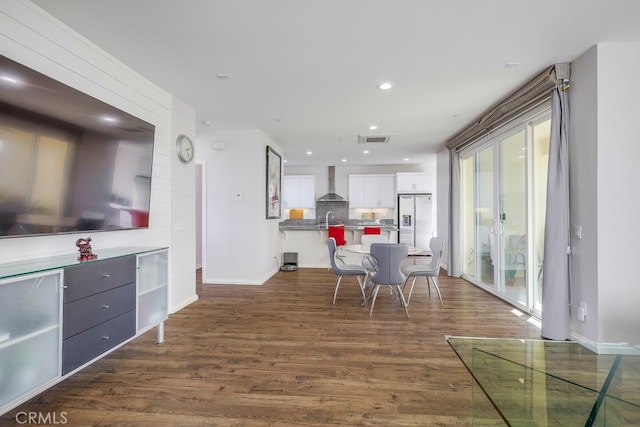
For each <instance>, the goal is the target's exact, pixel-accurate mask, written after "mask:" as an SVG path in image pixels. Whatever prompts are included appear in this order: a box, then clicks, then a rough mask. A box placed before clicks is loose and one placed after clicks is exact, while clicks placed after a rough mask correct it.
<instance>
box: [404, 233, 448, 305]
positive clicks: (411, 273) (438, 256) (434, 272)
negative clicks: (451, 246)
mask: <svg viewBox="0 0 640 427" xmlns="http://www.w3.org/2000/svg"><path fill="white" fill-rule="evenodd" d="M429 248H430V249H431V254H432V255H431V262H430V263H429V264H416V265H407V266H405V267H403V268H402V272H403V273H404V274H405V275H406V276H407V279H406V280H407V282H408V281H409V279H413V280H412V281H411V289H409V296H408V297H407V305H409V302H411V294H412V293H413V286H414V285H415V284H416V279H417V278H418V277H424V278H425V279H426V280H427V290H428V291H429V295H431V287H430V284H429V279H431V281H432V282H433V286H435V288H436V291H437V292H438V297H439V298H440V305H442V306H443V307H444V302H443V301H442V294H441V293H440V288H439V287H438V275H439V274H440V262H441V260H442V250H443V249H444V239H441V238H439V237H432V238H431V240H430V241H429ZM405 285H406V282H405ZM403 289H404V286H403Z"/></svg>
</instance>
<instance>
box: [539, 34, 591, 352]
mask: <svg viewBox="0 0 640 427" xmlns="http://www.w3.org/2000/svg"><path fill="white" fill-rule="evenodd" d="M596 79H597V49H596V48H595V46H594V47H593V48H592V49H589V50H588V51H587V52H585V53H584V54H583V55H581V56H580V57H579V58H577V59H575V60H574V61H573V62H572V63H571V88H570V89H569V116H570V122H569V125H570V128H569V156H570V159H569V173H570V178H569V187H570V188H569V194H570V199H571V226H572V227H574V226H581V227H582V239H575V238H573V237H572V239H571V250H572V255H571V278H572V283H573V286H572V290H573V292H572V293H573V301H574V303H573V304H572V306H571V307H570V315H571V317H570V319H571V320H570V329H571V331H572V333H573V334H574V335H578V336H580V337H582V338H586V339H589V340H592V341H597V337H598V321H597V319H598V315H597V313H598V269H599V266H598V252H599V251H598V216H597V210H598V209H597V207H598V185H597V181H598V179H597V173H596V171H597V170H598V159H597V143H598V137H597V135H598V124H597V108H598V97H597V93H596V88H597V87H596ZM572 236H573V233H572ZM580 301H583V302H586V303H587V311H588V315H587V321H586V322H579V321H578V319H577V314H576V312H577V307H578V306H579V303H580ZM543 315H544V314H543Z"/></svg>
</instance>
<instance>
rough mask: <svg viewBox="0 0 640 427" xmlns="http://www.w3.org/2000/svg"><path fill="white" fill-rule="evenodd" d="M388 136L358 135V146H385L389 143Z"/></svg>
mask: <svg viewBox="0 0 640 427" xmlns="http://www.w3.org/2000/svg"><path fill="white" fill-rule="evenodd" d="M389 138H391V136H390V135H358V144H375V143H382V144H386V143H387V142H389Z"/></svg>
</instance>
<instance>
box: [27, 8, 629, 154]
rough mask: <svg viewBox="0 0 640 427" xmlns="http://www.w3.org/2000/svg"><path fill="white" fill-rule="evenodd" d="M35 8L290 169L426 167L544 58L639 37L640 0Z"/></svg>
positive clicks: (202, 130) (569, 56) (205, 130)
mask: <svg viewBox="0 0 640 427" xmlns="http://www.w3.org/2000/svg"><path fill="white" fill-rule="evenodd" d="M34 3H35V4H37V5H38V6H40V7H42V8H43V9H45V10H46V11H48V12H50V13H51V14H52V15H54V16H56V17H57V18H58V19H60V20H61V21H62V22H64V23H66V24H67V25H69V26H70V27H71V28H73V29H75V30H76V31H78V32H79V33H81V34H83V35H84V36H85V37H87V38H88V39H89V40H91V41H93V42H94V43H96V44H97V45H99V46H100V47H102V48H103V49H105V50H106V51H107V52H109V53H111V54H112V55H113V56H115V57H117V58H118V59H120V60H122V61H123V62H124V63H126V64H128V65H129V66H130V67H131V68H133V69H134V70H136V71H138V72H139V73H140V74H141V75H143V76H145V77H146V78H148V79H149V80H151V81H152V82H154V83H156V84H157V85H158V86H160V87H162V88H163V89H165V90H167V91H168V92H170V93H171V94H173V95H175V96H176V97H178V98H179V99H181V100H182V101H184V102H185V103H187V104H189V105H191V106H192V107H193V108H195V110H196V114H197V120H198V124H197V132H198V135H197V138H199V139H202V138H205V139H206V138H213V136H210V135H212V132H213V131H215V130H227V129H262V130H263V131H264V132H265V133H267V134H268V135H269V136H270V137H271V138H272V139H273V140H274V141H275V142H276V143H277V144H278V145H279V146H280V147H282V149H283V151H284V157H285V158H286V159H287V160H288V162H289V163H288V165H337V164H341V161H342V159H347V161H348V163H347V164H351V165H360V164H401V163H416V162H424V161H425V159H426V158H427V157H426V156H428V155H429V154H433V153H434V152H436V151H438V150H439V149H440V148H441V147H442V145H443V143H444V142H445V141H446V139H447V138H449V137H451V136H452V135H453V134H455V133H456V132H457V131H459V130H460V129H461V128H463V127H464V126H465V125H466V124H468V123H469V122H471V121H472V120H473V119H475V118H477V116H479V115H480V114H481V113H482V112H483V111H484V110H486V109H487V108H488V107H490V106H491V105H492V104H494V103H495V102H497V101H498V100H500V99H501V98H503V97H504V96H506V95H508V94H509V93H510V92H512V91H513V90H515V89H516V88H517V87H518V86H520V85H521V84H522V83H524V82H525V81H527V80H528V79H530V78H531V77H533V76H534V75H536V74H537V73H539V72H540V71H542V70H543V69H544V68H546V67H547V66H549V65H552V64H554V63H558V62H570V61H572V60H573V59H575V58H576V57H578V56H579V55H580V54H582V53H583V52H584V51H586V50H587V49H589V48H590V47H592V46H593V45H595V44H596V43H598V42H624V41H640V1H638V0H529V1H524V0H522V1H518V0H189V1H178V0H135V1H131V0H108V1H107V0H56V1H51V0H34ZM510 63H519V66H517V67H515V68H514V67H505V66H506V65H507V64H510ZM221 74H225V75H228V76H229V78H228V79H220V78H218V77H217V76H219V75H221ZM382 81H391V82H393V83H394V87H393V88H392V89H391V90H390V91H388V92H381V91H379V90H378V89H377V88H376V86H377V84H378V83H380V82H382ZM203 121H210V122H211V125H210V126H204V125H203V124H202V123H203ZM371 124H377V125H378V129H377V130H376V131H370V130H369V129H368V127H369V125H371ZM358 134H387V135H388V134H390V135H392V137H391V140H390V142H389V143H388V144H385V145H382V144H369V145H367V146H366V147H365V146H363V145H360V144H358V143H357V135H358ZM365 148H368V149H369V150H371V153H370V154H368V155H364V154H362V151H363V149H365ZM308 150H310V151H312V152H313V154H312V155H311V156H308V155H306V154H305V152H306V151H308ZM404 158H409V159H410V160H409V161H405V160H404Z"/></svg>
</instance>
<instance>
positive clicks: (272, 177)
mask: <svg viewBox="0 0 640 427" xmlns="http://www.w3.org/2000/svg"><path fill="white" fill-rule="evenodd" d="M281 202H282V157H281V156H280V154H278V153H277V152H276V151H275V150H274V149H273V148H271V147H269V146H267V219H273V218H280V217H281V215H282V214H281V206H282V203H281Z"/></svg>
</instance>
